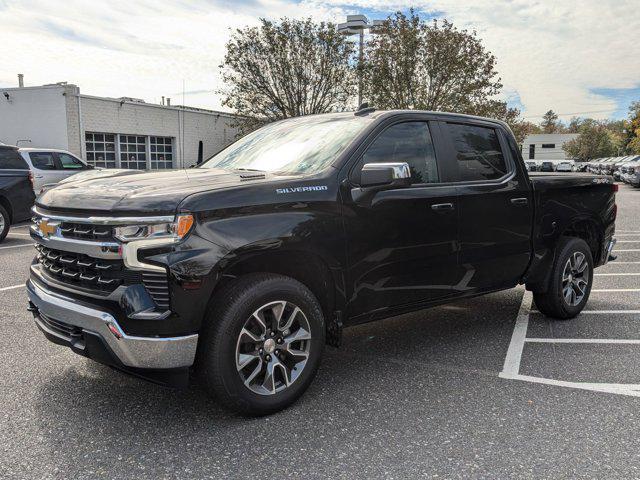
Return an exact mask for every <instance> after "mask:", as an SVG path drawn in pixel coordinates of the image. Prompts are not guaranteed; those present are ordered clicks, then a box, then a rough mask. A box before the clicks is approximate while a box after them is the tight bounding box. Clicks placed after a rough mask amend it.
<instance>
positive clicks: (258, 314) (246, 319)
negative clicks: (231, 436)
mask: <svg viewBox="0 0 640 480" xmlns="http://www.w3.org/2000/svg"><path fill="white" fill-rule="evenodd" d="M212 304H213V307H212V310H211V312H210V314H209V316H208V318H207V319H206V321H205V325H204V329H203V334H202V336H201V339H200V345H199V352H198V361H197V366H196V367H197V369H198V371H199V372H198V373H199V374H200V376H201V378H202V379H203V381H204V385H205V387H206V388H207V390H208V391H209V392H210V393H211V394H212V395H213V396H215V397H216V398H217V399H218V400H219V401H220V403H221V404H222V405H223V406H225V407H227V408H229V409H232V410H235V411H238V412H240V413H243V414H246V415H266V414H270V413H274V412H277V411H278V410H282V409H283V408H286V407H288V406H289V405H291V404H292V403H293V402H295V401H296V400H297V399H298V398H299V397H300V396H301V395H302V394H303V393H304V391H305V390H306V389H307V387H308V386H309V384H310V383H311V381H312V380H313V378H314V376H315V374H316V371H317V370H318V366H319V365H320V358H321V356H322V350H323V347H324V342H325V326H324V319H323V315H322V309H321V308H320V305H319V304H318V301H317V300H316V298H315V297H314V295H313V294H312V293H311V291H309V289H308V288H306V287H305V286H304V285H302V284H301V283H300V282H298V281H296V280H294V279H292V278H289V277H284V276H282V275H272V274H251V275H247V276H244V277H240V278H239V279H236V280H234V281H232V282H231V283H230V284H228V285H227V286H226V287H224V288H223V289H222V290H221V291H220V292H219V293H218V294H216V295H215V297H214V298H213V300H212Z"/></svg>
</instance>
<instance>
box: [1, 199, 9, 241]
mask: <svg viewBox="0 0 640 480" xmlns="http://www.w3.org/2000/svg"><path fill="white" fill-rule="evenodd" d="M9 228H11V220H10V219H9V214H8V213H7V211H6V210H5V208H4V207H3V206H2V205H0V242H1V241H3V240H4V239H5V237H6V236H7V235H8V234H9Z"/></svg>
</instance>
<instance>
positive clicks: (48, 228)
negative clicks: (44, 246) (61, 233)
mask: <svg viewBox="0 0 640 480" xmlns="http://www.w3.org/2000/svg"><path fill="white" fill-rule="evenodd" d="M38 228H39V229H40V232H41V233H42V235H44V236H45V237H49V236H50V235H52V234H54V233H55V232H56V229H57V228H58V224H57V223H53V222H51V223H50V222H49V220H47V219H46V218H43V219H42V220H40V221H39V222H38Z"/></svg>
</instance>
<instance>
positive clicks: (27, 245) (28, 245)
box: [0, 243, 33, 250]
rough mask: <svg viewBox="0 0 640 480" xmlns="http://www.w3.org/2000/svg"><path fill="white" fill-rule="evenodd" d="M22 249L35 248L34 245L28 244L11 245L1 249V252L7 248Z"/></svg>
mask: <svg viewBox="0 0 640 480" xmlns="http://www.w3.org/2000/svg"><path fill="white" fill-rule="evenodd" d="M20 247H32V248H33V243H26V244H24V245H11V246H9V247H0V250H6V249H7V248H20Z"/></svg>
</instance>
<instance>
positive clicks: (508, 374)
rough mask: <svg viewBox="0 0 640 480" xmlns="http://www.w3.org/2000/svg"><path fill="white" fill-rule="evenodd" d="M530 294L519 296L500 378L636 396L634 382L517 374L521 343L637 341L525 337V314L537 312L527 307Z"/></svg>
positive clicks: (638, 390)
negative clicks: (517, 308)
mask: <svg viewBox="0 0 640 480" xmlns="http://www.w3.org/2000/svg"><path fill="white" fill-rule="evenodd" d="M532 298H533V296H532V294H531V292H529V291H525V292H524V295H523V296H522V303H521V304H520V310H519V311H518V316H517V317H516V324H515V326H514V329H513V334H512V335H511V343H510V344H509V348H508V350H507V355H506V357H505V360H504V366H503V367H502V371H501V372H500V373H499V374H498V376H499V377H500V378H504V379H506V380H519V381H523V382H529V383H538V384H543V385H551V386H555V387H564V388H573V389H577V390H588V391H592V392H602V393H614V394H617V395H627V396H631V397H640V385H638V384H620V383H592V382H569V381H565V380H556V379H553V378H544V377H534V376H531V375H521V374H520V362H521V360H522V351H523V349H524V345H525V343H555V344H561V343H575V344H580V343H586V344H589V343H590V344H597V343H600V344H614V343H615V344H640V340H633V339H630V340H626V339H580V338H566V339H561V338H527V329H528V327H529V314H530V313H539V312H537V311H535V310H531V303H532ZM582 313H587V314H589V313H591V314H600V313H604V314H607V313H640V310H588V311H583V312H582Z"/></svg>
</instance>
